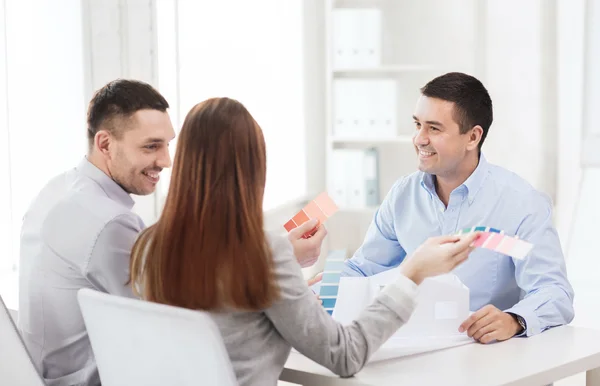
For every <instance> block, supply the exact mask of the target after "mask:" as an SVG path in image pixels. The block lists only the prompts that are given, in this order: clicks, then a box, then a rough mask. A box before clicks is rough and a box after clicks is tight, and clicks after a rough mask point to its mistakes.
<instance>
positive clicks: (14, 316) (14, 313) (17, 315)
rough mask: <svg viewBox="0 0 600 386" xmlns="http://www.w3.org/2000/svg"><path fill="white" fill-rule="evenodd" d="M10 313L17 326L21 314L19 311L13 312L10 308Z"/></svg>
mask: <svg viewBox="0 0 600 386" xmlns="http://www.w3.org/2000/svg"><path fill="white" fill-rule="evenodd" d="M8 313H9V314H10V317H11V318H12V320H13V322H14V323H15V324H16V323H17V322H18V321H19V312H18V311H17V310H11V309H10V308H9V309H8Z"/></svg>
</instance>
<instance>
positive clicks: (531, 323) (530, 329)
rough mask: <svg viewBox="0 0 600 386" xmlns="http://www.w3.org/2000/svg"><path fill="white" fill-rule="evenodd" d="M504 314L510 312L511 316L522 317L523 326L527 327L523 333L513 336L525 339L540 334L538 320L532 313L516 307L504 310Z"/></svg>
mask: <svg viewBox="0 0 600 386" xmlns="http://www.w3.org/2000/svg"><path fill="white" fill-rule="evenodd" d="M504 312H510V313H511V314H515V315H519V316H520V317H522V318H523V319H524V320H525V325H526V326H527V328H526V329H525V331H523V332H521V333H520V334H517V335H515V336H517V337H522V336H525V337H527V336H532V335H536V334H539V333H540V332H541V329H540V323H539V320H538V318H537V317H536V316H535V314H534V313H533V312H531V311H526V310H523V309H520V307H518V306H515V307H513V308H509V309H508V310H505V311H504Z"/></svg>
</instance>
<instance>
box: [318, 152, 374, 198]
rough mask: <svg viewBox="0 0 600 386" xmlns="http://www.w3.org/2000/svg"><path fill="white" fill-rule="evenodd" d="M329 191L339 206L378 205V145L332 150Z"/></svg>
mask: <svg viewBox="0 0 600 386" xmlns="http://www.w3.org/2000/svg"><path fill="white" fill-rule="evenodd" d="M331 168H332V169H331V174H330V175H331V179H330V181H331V182H330V183H331V186H329V189H328V190H329V194H330V196H331V197H332V199H333V200H334V201H335V202H336V203H338V205H339V206H340V208H352V209H362V208H368V207H374V206H377V205H379V202H380V195H379V162H378V151H377V149H367V150H361V149H336V150H334V151H333V152H332V162H331Z"/></svg>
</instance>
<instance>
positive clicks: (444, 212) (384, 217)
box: [343, 155, 574, 336]
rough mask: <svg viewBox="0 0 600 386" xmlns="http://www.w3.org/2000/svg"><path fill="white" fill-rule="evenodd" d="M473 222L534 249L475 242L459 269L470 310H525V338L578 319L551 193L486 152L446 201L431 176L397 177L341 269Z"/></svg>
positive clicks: (377, 265)
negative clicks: (498, 248) (517, 254)
mask: <svg viewBox="0 0 600 386" xmlns="http://www.w3.org/2000/svg"><path fill="white" fill-rule="evenodd" d="M473 226H486V227H491V228H496V229H501V230H504V231H505V233H507V234H508V235H517V236H518V237H519V238H521V239H523V240H525V241H529V242H531V243H533V244H534V248H533V249H532V251H531V252H530V254H529V255H528V256H527V257H526V258H525V259H524V260H518V259H513V258H511V257H510V256H506V255H503V254H501V253H498V252H494V251H490V250H487V249H482V248H477V249H476V250H475V251H474V252H473V253H471V255H470V256H469V258H468V260H467V261H466V262H465V263H463V264H462V265H460V266H459V267H457V268H456V269H455V270H454V273H455V274H456V275H457V276H458V277H459V278H460V279H461V280H462V281H463V283H464V284H465V285H466V286H467V287H469V289H470V294H471V303H470V307H471V310H472V311H477V310H479V309H480V308H482V307H483V306H485V305H487V304H492V305H494V306H496V307H497V308H499V309H500V310H503V311H505V312H511V313H513V314H516V315H520V316H521V317H523V318H524V319H525V321H526V324H527V330H526V331H525V332H524V333H523V335H527V336H531V335H535V334H538V333H540V332H542V331H544V330H546V329H548V328H550V327H553V326H558V325H562V324H567V323H569V322H570V321H571V320H573V316H574V311H573V296H574V293H573V288H572V287H571V284H570V283H569V281H568V279H567V272H566V267H565V260H564V257H563V253H562V249H561V246H560V241H559V238H558V234H557V232H556V229H555V228H554V226H553V224H552V205H551V202H550V199H549V198H548V197H547V196H546V195H544V194H543V193H541V192H539V191H537V190H535V189H534V188H533V187H532V186H531V185H530V184H528V183H527V182H526V181H525V180H523V179H522V178H521V177H519V176H517V175H516V174H514V173H512V172H510V171H508V170H506V169H504V168H501V167H499V166H496V165H492V164H490V163H488V162H487V161H486V159H485V157H484V156H483V155H481V158H480V161H479V165H478V166H477V168H476V169H475V171H474V172H473V173H472V174H471V176H470V177H469V178H468V179H467V180H466V181H465V182H464V183H463V184H462V185H460V186H459V187H458V188H456V189H455V190H454V191H453V192H452V193H451V195H450V200H449V202H448V207H445V205H444V204H443V203H442V201H441V200H440V199H439V197H438V195H437V193H436V191H435V184H434V177H433V176H432V175H430V174H426V173H423V172H416V173H413V174H411V175H409V176H406V177H403V178H401V179H400V180H398V181H397V182H396V183H395V184H394V186H393V187H392V189H391V190H390V192H389V193H388V195H387V196H386V198H385V199H384V201H383V203H382V204H381V206H380V207H379V209H378V210H377V212H376V213H375V216H374V219H373V222H372V223H371V225H370V227H369V229H368V231H367V234H366V236H365V241H364V243H363V245H362V246H361V247H360V248H359V249H358V250H357V251H356V253H355V254H354V256H353V257H352V258H351V259H349V260H347V261H346V266H345V270H344V273H343V274H344V275H347V276H359V275H362V276H370V275H374V274H376V273H379V272H382V271H385V270H387V269H390V268H393V267H396V266H398V265H399V264H400V263H401V262H402V260H403V259H404V258H405V257H406V256H407V255H410V254H412V253H413V252H414V251H415V249H416V248H417V247H418V246H419V245H420V244H422V243H423V242H424V241H425V240H426V239H427V238H429V237H432V236H440V235H448V234H453V233H456V232H457V231H458V230H461V229H463V228H469V227H473Z"/></svg>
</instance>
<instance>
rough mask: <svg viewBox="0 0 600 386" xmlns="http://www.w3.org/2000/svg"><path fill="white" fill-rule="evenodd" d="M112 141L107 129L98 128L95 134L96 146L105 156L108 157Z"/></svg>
mask: <svg viewBox="0 0 600 386" xmlns="http://www.w3.org/2000/svg"><path fill="white" fill-rule="evenodd" d="M111 141H112V136H111V135H110V133H109V132H108V131H106V130H98V132H97V133H96V135H95V136H94V147H95V148H96V151H97V152H98V153H100V154H102V155H104V156H105V157H108V156H109V154H110V144H111Z"/></svg>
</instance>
